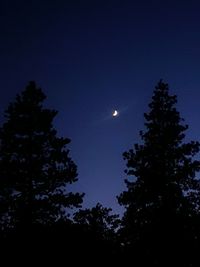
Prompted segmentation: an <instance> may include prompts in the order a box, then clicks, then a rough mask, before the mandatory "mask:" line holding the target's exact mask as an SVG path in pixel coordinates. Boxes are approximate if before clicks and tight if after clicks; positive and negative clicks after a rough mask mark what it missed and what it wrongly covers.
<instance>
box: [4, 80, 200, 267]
mask: <svg viewBox="0 0 200 267" xmlns="http://www.w3.org/2000/svg"><path fill="white" fill-rule="evenodd" d="M45 99H46V96H45V94H44V93H43V91H42V90H41V88H38V87H37V85H36V83H35V82H30V83H29V84H28V85H27V87H26V88H25V90H24V91H22V92H21V93H20V94H18V95H17V96H16V98H15V100H14V101H13V102H12V103H10V104H9V106H8V108H7V110H5V122H4V123H3V125H2V126H1V127H0V243H1V247H2V250H1V252H2V253H1V254H2V261H3V258H4V260H5V261H9V260H13V257H14V256H13V257H12V255H15V257H14V259H15V261H16V260H19V261H22V260H25V259H28V261H27V262H28V263H30V262H32V263H33V262H34V261H35V263H36V264H37V263H41V260H43V262H44V264H45V263H46V264H50V263H52V261H55V262H56V264H59V263H60V264H61V262H64V263H65V264H66V265H67V264H69V262H74V263H76V262H78V261H82V262H85V263H93V265H95V264H97V265H98V264H100V263H101V264H108V263H110V264H119V263H121V264H125V265H128V264H131V265H132V266H136V267H137V266H143V265H144V266H171V265H176V266H188V267H189V266H199V264H200V259H199V257H198V252H199V249H200V182H199V178H198V172H199V170H200V160H199V159H198V152H199V150H200V143H199V142H198V141H191V142H188V143H186V142H184V139H185V133H186V130H187V129H188V125H186V124H185V123H184V120H183V119H182V118H181V116H180V113H179V112H178V111H177V108H176V104H177V96H176V95H171V94H170V92H169V87H168V84H166V83H164V82H163V81H162V80H161V81H159V83H158V84H157V86H156V87H155V90H154V92H153V96H152V100H151V102H150V104H149V112H148V113H145V114H144V118H145V125H144V130H143V131H141V132H140V137H141V142H140V143H139V144H138V143H136V144H134V145H133V148H131V149H130V150H129V151H127V152H125V153H124V154H123V157H124V160H125V162H126V166H127V168H126V171H125V172H126V176H127V178H126V179H125V184H126V190H125V191H124V192H122V193H121V194H120V195H119V196H117V200H118V203H119V204H120V205H122V206H124V210H125V211H124V214H123V216H122V218H119V216H118V215H115V214H113V213H112V210H111V209H110V208H107V207H103V206H102V205H101V204H100V203H97V204H96V206H95V207H93V208H90V209H89V208H86V209H82V208H81V207H82V202H83V198H84V193H82V192H77V193H75V192H71V191H70V190H69V185H70V184H73V183H75V182H77V181H78V178H77V177H78V174H77V166H76V164H75V163H74V161H73V160H72V158H71V156H70V151H69V149H68V144H69V143H70V139H69V138H63V137H59V136H58V134H57V131H56V129H55V127H54V125H53V120H54V118H55V116H56V115H57V111H55V110H51V109H47V108H45V107H44V105H43V102H44V100H45ZM71 210H72V212H71ZM69 211H70V212H69ZM73 211H74V212H73ZM69 214H70V215H69Z"/></svg>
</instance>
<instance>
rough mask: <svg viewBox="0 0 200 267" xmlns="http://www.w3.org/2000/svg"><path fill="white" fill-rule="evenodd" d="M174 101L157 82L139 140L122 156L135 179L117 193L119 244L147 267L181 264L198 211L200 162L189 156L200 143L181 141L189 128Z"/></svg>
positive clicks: (165, 87) (129, 174) (197, 150)
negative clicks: (120, 214)
mask: <svg viewBox="0 0 200 267" xmlns="http://www.w3.org/2000/svg"><path fill="white" fill-rule="evenodd" d="M176 103H177V97H176V96H175V95H170V94H169V89H168V85H167V84H165V83H163V82H162V81H160V82H159V83H158V85H157V86H156V88H155V91H154V94H153V97H152V102H151V103H150V105H149V108H150V111H149V113H145V114H144V117H145V120H146V122H145V126H146V131H141V132H140V136H141V139H142V141H143V142H142V144H141V145H139V144H135V145H134V149H131V150H129V151H128V152H125V153H124V155H123V156H124V159H125V160H126V162H127V170H126V174H127V175H128V176H131V177H133V178H132V180H130V179H126V180H125V183H126V186H127V191H124V192H123V193H122V194H121V195H120V196H119V197H118V201H119V203H120V204H121V205H124V206H125V213H124V216H123V219H122V225H123V226H122V229H121V237H122V243H123V245H124V246H125V250H126V252H127V253H130V254H131V253H134V252H135V261H138V262H140V264H142V262H143V263H144V262H145V263H148V265H149V266H164V264H165V263H166V264H170V263H171V264H172V263H173V262H174V263H175V260H176V259H177V262H179V263H180V261H181V259H184V256H183V255H182V254H184V253H185V254H187V252H188V251H187V249H189V247H190V246H191V242H193V241H194V239H195V236H196V234H195V233H194V232H193V233H192V234H191V231H190V230H191V229H190V226H191V220H192V219H194V217H195V214H196V212H197V192H198V191H199V181H198V179H196V176H195V174H196V172H197V171H199V167H200V164H199V161H197V160H195V159H194V158H193V157H194V156H195V155H196V154H197V153H198V152H199V147H200V145H199V143H198V142H194V141H192V142H189V143H183V140H184V137H185V134H184V132H185V130H187V128H188V126H187V125H184V124H183V119H181V117H180V114H179V112H178V111H177V110H176V107H175V104H176ZM189 240H190V241H189ZM192 240H193V241H192ZM188 242H189V243H188ZM167 244H169V245H167ZM186 248H187V249H186ZM181 255H182V256H181ZM136 259H137V260H136ZM190 260H191V259H189V257H188V258H187V260H186V259H184V260H183V262H184V264H186V265H181V266H190V265H189V264H190ZM186 262H187V263H186ZM140 266H141V265H140ZM192 266H193V265H192Z"/></svg>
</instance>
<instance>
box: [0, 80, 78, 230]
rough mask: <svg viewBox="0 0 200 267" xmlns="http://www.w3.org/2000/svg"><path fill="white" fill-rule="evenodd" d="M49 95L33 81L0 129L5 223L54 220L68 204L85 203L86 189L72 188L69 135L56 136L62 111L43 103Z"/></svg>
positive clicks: (0, 189)
mask: <svg viewBox="0 0 200 267" xmlns="http://www.w3.org/2000/svg"><path fill="white" fill-rule="evenodd" d="M45 98H46V96H45V94H44V93H43V92H42V90H41V89H40V88H37V87H36V84H35V83H34V82H30V83H29V85H28V86H27V87H26V89H25V90H24V91H23V92H22V93H21V94H20V95H17V97H16V100H15V102H13V103H11V104H10V105H9V107H8V109H7V110H6V112H5V119H6V121H5V123H4V124H3V126H2V127H1V129H0V212H1V223H2V225H3V226H4V227H5V225H8V226H14V225H16V224H18V223H20V224H22V225H26V226H28V225H29V226H30V225H31V224H32V223H43V224H44V223H52V222H55V221H57V220H58V219H60V218H65V216H66V208H73V207H80V204H81V203H82V197H83V194H79V193H72V192H68V189H67V185H68V184H72V183H74V182H76V181H77V167H76V165H75V164H74V162H73V161H72V159H71V158H70V156H69V149H67V148H66V145H68V144H69V143H70V140H69V139H68V138H61V137H58V136H57V132H56V130H55V129H54V127H53V124H52V123H53V119H54V117H55V116H56V115H57V111H55V110H50V109H46V108H44V107H43V101H44V100H45Z"/></svg>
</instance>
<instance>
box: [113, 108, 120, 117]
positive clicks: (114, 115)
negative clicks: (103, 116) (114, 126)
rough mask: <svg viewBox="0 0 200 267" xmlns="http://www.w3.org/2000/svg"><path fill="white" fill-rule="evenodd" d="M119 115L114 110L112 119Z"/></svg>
mask: <svg viewBox="0 0 200 267" xmlns="http://www.w3.org/2000/svg"><path fill="white" fill-rule="evenodd" d="M118 114H119V113H118V111H117V110H116V109H115V110H114V111H113V114H112V115H113V117H116V116H117V115H118Z"/></svg>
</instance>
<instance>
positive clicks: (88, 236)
mask: <svg viewBox="0 0 200 267" xmlns="http://www.w3.org/2000/svg"><path fill="white" fill-rule="evenodd" d="M111 212H112V209H111V208H105V207H103V206H102V205H101V204H100V203H97V205H96V206H95V207H93V208H91V209H82V210H79V211H78V212H77V213H76V214H75V215H74V221H75V223H76V225H79V226H80V229H82V230H81V231H82V233H84V235H83V236H85V238H84V247H83V249H85V250H88V251H90V252H92V253H93V255H96V257H98V258H99V260H100V259H101V260H102V259H104V260H106V259H108V258H109V257H111V258H112V259H113V258H114V257H115V256H116V253H117V249H118V239H117V233H116V232H117V229H118V227H119V223H120V220H119V216H118V215H116V214H112V213H111ZM82 241H83V240H82ZM99 260H98V261H99Z"/></svg>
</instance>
